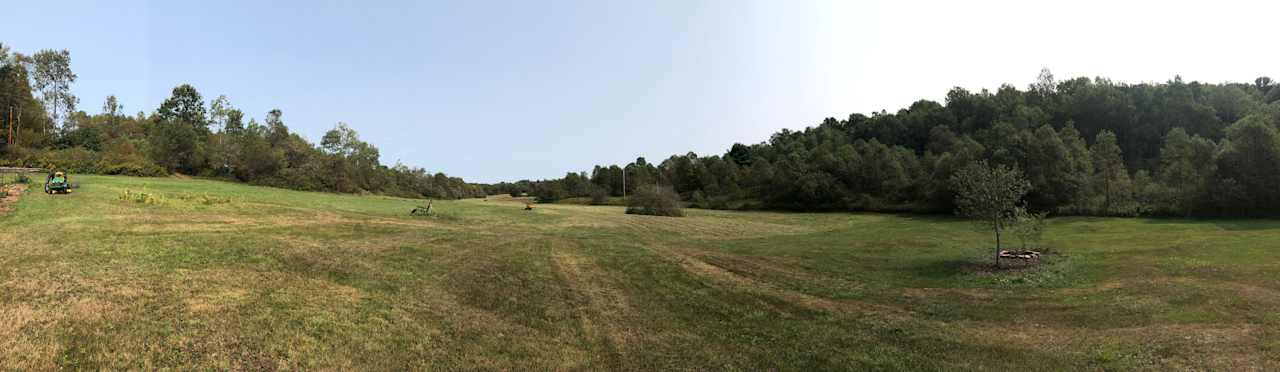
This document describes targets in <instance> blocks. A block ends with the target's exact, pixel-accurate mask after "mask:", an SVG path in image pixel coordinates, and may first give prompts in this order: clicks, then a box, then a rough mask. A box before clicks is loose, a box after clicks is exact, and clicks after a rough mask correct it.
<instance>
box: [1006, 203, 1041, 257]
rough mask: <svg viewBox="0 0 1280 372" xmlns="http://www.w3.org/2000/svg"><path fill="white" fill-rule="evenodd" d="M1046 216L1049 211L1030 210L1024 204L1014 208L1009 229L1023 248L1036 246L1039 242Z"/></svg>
mask: <svg viewBox="0 0 1280 372" xmlns="http://www.w3.org/2000/svg"><path fill="white" fill-rule="evenodd" d="M1047 217H1049V212H1032V211H1029V210H1027V208H1026V207H1025V206H1023V207H1017V208H1016V209H1015V211H1014V214H1013V225H1011V226H1010V227H1009V230H1010V232H1011V233H1013V235H1014V236H1016V237H1018V241H1019V243H1021V246H1022V249H1023V250H1027V249H1031V248H1036V247H1037V246H1038V245H1039V244H1040V239H1041V237H1043V236H1044V228H1045V225H1046V223H1047V219H1046V218H1047Z"/></svg>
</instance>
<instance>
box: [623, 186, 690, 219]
mask: <svg viewBox="0 0 1280 372" xmlns="http://www.w3.org/2000/svg"><path fill="white" fill-rule="evenodd" d="M627 214H643V215H650V216H669V217H683V216H684V209H683V208H680V196H679V195H678V194H676V192H675V190H672V189H671V188H669V187H668V188H660V189H657V190H651V189H648V188H644V187H641V188H639V189H637V190H636V193H635V195H632V196H631V199H630V200H628V201H627Z"/></svg>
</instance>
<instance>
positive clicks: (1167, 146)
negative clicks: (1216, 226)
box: [487, 69, 1280, 216]
mask: <svg viewBox="0 0 1280 372" xmlns="http://www.w3.org/2000/svg"><path fill="white" fill-rule="evenodd" d="M1278 101H1280V88H1277V87H1276V84H1274V83H1273V82H1272V80H1271V79H1270V78H1266V77H1262V78H1258V79H1256V80H1255V81H1254V82H1252V83H1222V84H1206V83H1200V82H1194V81H1193V82H1186V81H1183V79H1182V78H1180V77H1175V78H1174V79H1173V80H1172V81H1168V82H1166V83H1142V84H1123V83H1116V82H1113V81H1111V80H1108V79H1104V78H1095V79H1090V78H1076V79H1070V80H1065V81H1055V79H1054V77H1053V75H1052V74H1051V73H1050V72H1049V71H1048V70H1047V69H1046V70H1043V71H1041V73H1040V76H1039V77H1038V78H1037V79H1036V81H1035V82H1034V83H1033V84H1031V85H1030V86H1029V87H1028V88H1027V89H1026V90H1019V89H1017V88H1015V87H1013V86H1010V85H1004V86H1001V87H1000V88H999V89H997V90H996V91H995V92H990V91H987V90H982V91H979V92H971V91H968V90H965V89H962V88H954V89H952V90H951V91H950V92H948V93H947V95H946V101H945V103H938V102H933V101H928V100H921V101H918V102H915V103H913V104H911V106H910V107H907V108H905V109H901V110H898V111H897V112H892V113H891V112H884V111H882V112H877V113H872V114H871V115H870V116H867V115H862V114H853V115H850V116H849V117H848V118H845V119H843V120H841V119H835V118H828V119H825V120H823V121H822V122H821V123H819V124H818V125H816V126H813V127H809V128H806V129H804V130H802V131H792V130H786V129H784V130H782V131H780V132H778V133H776V134H774V135H773V136H772V137H770V138H769V140H768V141H767V142H762V143H758V144H753V145H743V144H734V145H733V146H732V148H730V149H729V150H728V151H727V152H726V153H725V154H724V155H712V156H699V155H697V154H694V153H688V154H684V155H674V156H671V157H670V158H667V159H666V160H663V161H662V162H661V163H657V164H654V163H651V162H647V161H646V160H645V159H644V158H639V159H636V161H635V162H633V163H630V164H626V165H622V166H618V165H609V166H596V167H595V169H593V170H592V171H591V172H589V173H588V172H581V173H569V174H567V175H566V176H565V177H564V178H561V179H553V180H542V181H520V182H515V183H501V184H496V185H489V186H487V188H488V191H489V192H490V193H499V192H501V193H513V194H520V193H529V194H532V195H535V196H537V197H538V198H539V199H542V200H548V201H550V200H557V199H561V198H570V197H591V198H592V200H593V201H595V202H604V201H605V200H607V196H610V195H612V196H618V195H622V194H623V192H624V190H623V184H622V182H623V172H624V171H625V172H626V174H625V176H626V186H625V187H626V190H625V192H627V193H633V192H635V190H637V188H643V187H649V188H653V187H655V186H654V185H658V184H660V185H663V186H664V187H672V188H674V189H675V191H676V192H678V193H679V194H680V196H681V198H682V199H684V200H686V201H687V202H688V203H690V204H691V205H692V206H695V207H702V208H726V209H737V208H770V209H789V210H848V211H864V210H865V211H913V212H944V213H945V212H950V211H952V210H954V197H955V192H954V191H953V190H952V189H951V188H952V186H951V185H950V184H949V182H948V180H949V179H950V177H951V176H952V174H953V173H955V172H956V171H957V170H958V169H960V168H961V167H963V166H965V165H967V164H969V163H972V162H974V161H978V160H987V161H989V162H990V163H992V164H999V165H1008V166H1012V167H1016V168H1018V169H1020V170H1021V171H1022V172H1023V173H1024V174H1025V175H1026V177H1027V178H1028V180H1029V181H1030V182H1031V185H1032V189H1031V192H1030V193H1029V194H1028V196H1027V197H1026V199H1025V200H1024V202H1025V203H1026V204H1027V206H1028V207H1029V208H1031V209H1033V210H1038V211H1046V212H1051V213H1054V214H1060V215H1064V214H1065V215H1116V216H1135V215H1167V216H1275V215H1280V133H1277V125H1280V102H1278Z"/></svg>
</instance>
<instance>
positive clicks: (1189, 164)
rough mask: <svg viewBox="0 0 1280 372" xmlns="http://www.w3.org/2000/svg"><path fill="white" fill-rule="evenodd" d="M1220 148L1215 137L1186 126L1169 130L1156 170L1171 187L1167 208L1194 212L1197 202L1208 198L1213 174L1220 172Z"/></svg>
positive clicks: (1164, 183) (1186, 212)
mask: <svg viewBox="0 0 1280 372" xmlns="http://www.w3.org/2000/svg"><path fill="white" fill-rule="evenodd" d="M1216 152H1217V146H1216V145H1215V144H1214V143H1213V142H1212V141H1209V140H1206V139H1204V138H1201V137H1200V136H1190V135H1187V131H1186V130H1183V129H1182V128H1173V129H1171V130H1169V134H1168V135H1165V139H1164V146H1163V147H1162V148H1161V150H1160V169H1159V172H1158V173H1157V174H1156V176H1157V178H1158V180H1159V182H1160V183H1161V184H1162V185H1165V186H1167V187H1169V188H1170V189H1171V192H1170V195H1169V197H1168V198H1166V199H1165V200H1162V202H1164V203H1166V207H1167V208H1169V209H1171V210H1175V211H1179V212H1181V214H1182V215H1183V216H1190V215H1191V214H1192V212H1193V211H1194V208H1195V206H1196V204H1197V203H1198V202H1200V201H1202V200H1205V195H1204V194H1205V193H1206V192H1207V191H1208V186H1209V183H1210V181H1211V177H1212V176H1213V174H1214V173H1216V172H1217V169H1216V168H1217V167H1216V164H1215V161H1214V157H1215V154H1216Z"/></svg>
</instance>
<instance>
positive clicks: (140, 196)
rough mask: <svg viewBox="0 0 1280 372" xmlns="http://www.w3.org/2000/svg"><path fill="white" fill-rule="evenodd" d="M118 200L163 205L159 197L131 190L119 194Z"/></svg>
mask: <svg viewBox="0 0 1280 372" xmlns="http://www.w3.org/2000/svg"><path fill="white" fill-rule="evenodd" d="M119 199H120V200H124V201H130V202H134V203H138V204H163V203H164V199H163V198H161V197H160V196H159V195H156V194H152V193H147V192H139V191H132V190H124V191H123V192H121V193H120V196H119Z"/></svg>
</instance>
